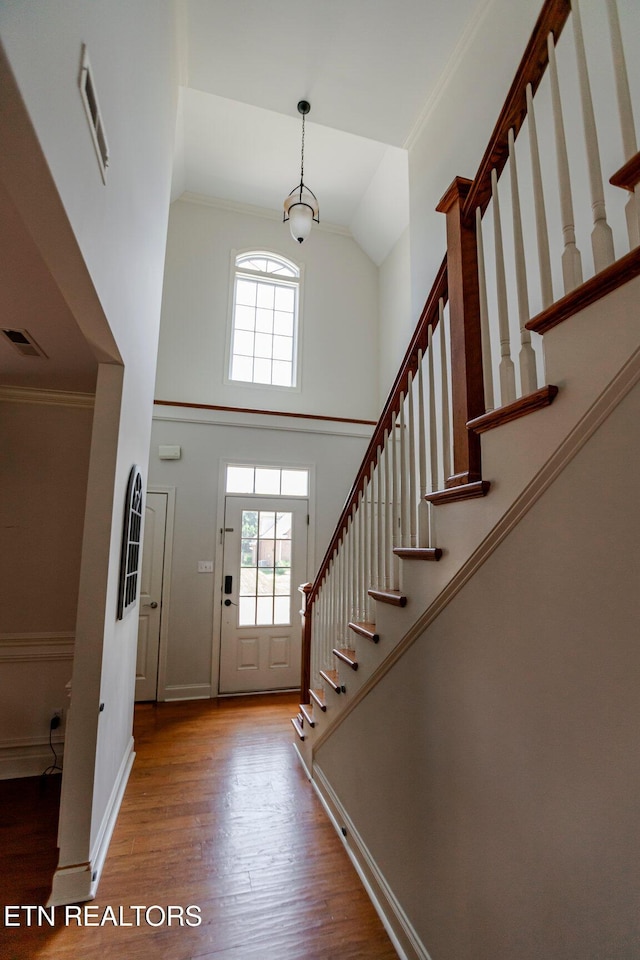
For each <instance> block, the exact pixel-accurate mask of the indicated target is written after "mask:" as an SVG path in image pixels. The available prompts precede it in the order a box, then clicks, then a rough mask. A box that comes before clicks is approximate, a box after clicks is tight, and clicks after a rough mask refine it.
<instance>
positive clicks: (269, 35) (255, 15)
mask: <svg viewBox="0 0 640 960" xmlns="http://www.w3.org/2000/svg"><path fill="white" fill-rule="evenodd" d="M486 5H487V0H393V2H391V0H269V2H265V0H181V3H180V6H179V17H178V35H179V51H180V83H181V99H180V116H179V122H178V136H177V142H176V163H175V168H174V184H173V196H174V198H175V197H177V196H179V195H180V194H181V193H182V192H183V191H188V192H190V193H195V194H201V195H204V196H208V197H216V198H219V199H221V200H224V201H230V202H234V203H245V204H249V205H252V206H255V207H260V208H263V209H264V210H265V211H271V212H273V214H274V215H276V216H280V215H281V211H282V201H283V199H284V197H285V196H286V195H287V194H288V193H289V191H290V190H291V189H292V188H293V187H295V186H296V184H297V182H298V181H299V170H300V133H301V119H300V115H299V114H298V112H297V103H298V101H299V100H301V99H306V100H308V101H309V102H310V103H311V113H310V114H309V117H308V118H307V121H306V144H305V183H307V185H308V186H309V187H310V188H311V189H312V190H313V191H314V193H315V194H316V195H317V197H318V200H319V202H320V215H321V219H322V221H324V222H326V223H331V224H334V225H337V226H339V227H342V228H344V229H346V230H349V231H350V232H351V233H352V234H353V235H354V237H355V238H356V240H357V241H358V242H359V243H360V245H361V246H362V247H363V248H364V249H365V250H366V252H367V253H368V254H369V256H370V257H371V258H372V259H373V260H374V261H375V262H377V263H380V262H381V261H382V260H383V259H384V257H385V256H386V255H387V253H388V252H389V250H390V249H391V247H392V246H393V244H394V243H395V241H396V240H397V238H398V237H399V236H400V234H401V233H402V231H403V230H404V228H405V227H406V225H407V222H408V182H407V154H406V146H407V144H408V143H409V142H410V140H411V137H412V135H413V134H414V133H415V131H416V129H417V128H418V127H419V125H420V122H421V119H422V117H423V113H424V110H425V108H426V107H427V105H428V103H429V101H430V98H432V97H433V96H434V94H435V93H436V91H437V88H438V83H439V81H440V79H441V77H442V75H443V73H444V72H445V71H446V69H447V68H448V65H449V64H450V63H451V62H452V61H453V60H455V57H456V53H457V48H458V46H459V44H460V42H461V39H462V38H463V37H464V35H465V33H466V31H467V30H468V29H469V26H470V24H471V23H472V22H473V20H474V17H475V15H476V14H477V12H478V11H479V10H480V9H482V8H484V7H485V6H486Z"/></svg>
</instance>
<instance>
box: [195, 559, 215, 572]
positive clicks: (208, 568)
mask: <svg viewBox="0 0 640 960" xmlns="http://www.w3.org/2000/svg"><path fill="white" fill-rule="evenodd" d="M198 573H213V560H198Z"/></svg>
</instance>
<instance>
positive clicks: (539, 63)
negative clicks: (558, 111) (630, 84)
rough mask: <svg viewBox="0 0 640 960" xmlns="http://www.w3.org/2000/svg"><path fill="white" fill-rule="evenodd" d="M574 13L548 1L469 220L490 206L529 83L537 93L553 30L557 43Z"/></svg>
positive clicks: (563, 1)
mask: <svg viewBox="0 0 640 960" xmlns="http://www.w3.org/2000/svg"><path fill="white" fill-rule="evenodd" d="M570 13H571V3H570V0H545V3H544V5H543V7H542V10H541V11H540V16H539V17H538V19H537V21H536V25H535V27H534V28H533V33H532V34H531V39H530V40H529V43H528V44H527V49H526V50H525V52H524V56H523V57H522V60H521V61H520V65H519V67H518V69H517V71H516V75H515V79H514V81H513V83H512V84H511V89H510V90H509V93H508V94H507V99H506V100H505V102H504V106H503V108H502V110H501V111H500V116H499V117H498V122H497V123H496V125H495V127H494V130H493V133H492V134H491V139H490V140H489V144H488V146H487V149H486V150H485V153H484V156H483V158H482V160H481V161H480V166H479V167H478V172H477V173H476V175H475V177H474V180H473V186H472V187H471V189H470V190H469V193H468V195H467V199H466V201H465V205H464V217H465V219H466V220H472V219H473V218H474V217H475V211H476V207H480V209H481V211H482V213H484V211H485V210H486V209H487V206H488V204H489V201H490V200H491V171H492V170H495V171H496V172H497V174H498V176H500V174H501V173H502V170H503V169H504V166H505V164H506V162H507V160H508V159H509V144H508V136H509V130H511V129H513V131H514V135H515V136H517V135H518V133H519V131H520V128H521V126H522V124H523V123H524V120H525V117H526V115H527V86H528V85H529V84H531V89H532V93H533V94H535V92H536V90H537V89H538V85H539V84H540V81H541V80H542V77H543V76H544V73H545V70H546V69H547V66H548V64H549V53H548V50H547V37H548V36H549V34H550V33H553V36H554V37H555V40H556V43H557V41H558V37H559V36H560V34H561V33H562V29H563V27H564V25H565V23H566V22H567V19H568V17H569V14H570Z"/></svg>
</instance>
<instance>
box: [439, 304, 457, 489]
mask: <svg viewBox="0 0 640 960" xmlns="http://www.w3.org/2000/svg"><path fill="white" fill-rule="evenodd" d="M438 330H439V336H440V384H441V387H440V390H441V394H442V404H441V406H442V482H443V484H444V483H446V481H447V479H448V478H449V477H450V476H451V451H452V446H453V437H452V435H451V426H450V422H451V418H450V416H449V407H450V403H451V394H450V391H449V363H448V360H447V337H446V328H445V322H444V300H443V299H442V297H440V300H439V302H438Z"/></svg>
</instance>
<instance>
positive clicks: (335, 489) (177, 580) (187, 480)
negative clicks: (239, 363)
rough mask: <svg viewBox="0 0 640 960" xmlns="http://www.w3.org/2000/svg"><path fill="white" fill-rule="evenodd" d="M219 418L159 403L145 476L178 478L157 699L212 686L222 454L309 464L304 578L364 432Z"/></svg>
mask: <svg viewBox="0 0 640 960" xmlns="http://www.w3.org/2000/svg"><path fill="white" fill-rule="evenodd" d="M226 419H227V423H226V424H225V422H224V418H223V417H220V415H218V416H217V417H216V415H215V414H214V413H213V412H209V411H197V410H191V411H186V410H184V409H182V410H180V409H178V408H171V407H156V413H155V419H154V423H153V431H152V441H151V456H150V462H149V483H150V484H151V486H154V487H158V486H159V487H173V488H175V527H174V532H173V543H172V571H171V585H170V602H168V603H166V604H164V603H163V616H168V617H169V624H168V645H167V649H166V650H165V651H163V652H162V653H161V660H163V661H165V662H166V674H165V676H164V682H163V685H162V687H161V689H160V690H159V698H160V699H165V698H167V699H179V698H182V697H206V696H216V695H217V692H218V672H217V671H218V659H219V630H220V625H219V612H220V600H221V597H220V591H221V578H222V566H221V564H222V549H221V546H220V536H219V534H220V528H221V527H223V526H224V523H223V512H222V511H223V509H224V501H223V498H224V490H223V488H222V483H223V468H224V463H225V462H227V461H231V462H235V463H253V464H258V465H269V464H273V465H283V466H284V465H293V466H305V467H309V468H310V470H311V491H310V515H311V523H312V525H311V527H310V533H311V537H310V540H311V543H310V552H309V564H308V570H307V578H308V579H310V580H311V579H313V578H314V576H315V572H316V570H317V567H318V566H319V563H320V560H321V559H322V556H323V554H324V551H325V549H326V547H327V544H328V541H329V538H330V536H331V535H332V533H333V530H334V526H335V523H336V520H337V518H338V514H339V513H340V510H341V509H342V506H343V504H344V501H345V499H346V496H347V493H348V492H349V488H350V486H351V483H352V481H353V478H354V476H355V472H356V469H357V468H358V466H359V465H360V461H361V459H362V456H363V454H364V450H365V448H366V445H367V442H368V434H369V430H368V429H367V428H366V427H364V428H362V427H360V428H358V427H354V426H347V425H344V426H342V425H339V424H335V425H332V424H330V423H327V422H322V421H301V420H298V419H295V418H284V417H265V416H253V417H248V416H246V415H245V416H243V417H240V416H239V415H237V414H227V415H226ZM198 421H199V422H198ZM159 444H171V445H175V444H178V445H180V447H181V452H182V457H181V459H180V460H174V461H167V460H160V459H159V457H158V445H159ZM198 560H213V561H214V572H213V575H212V574H200V573H198V572H197V564H198ZM296 586H297V585H296ZM216 598H217V604H216Z"/></svg>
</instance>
